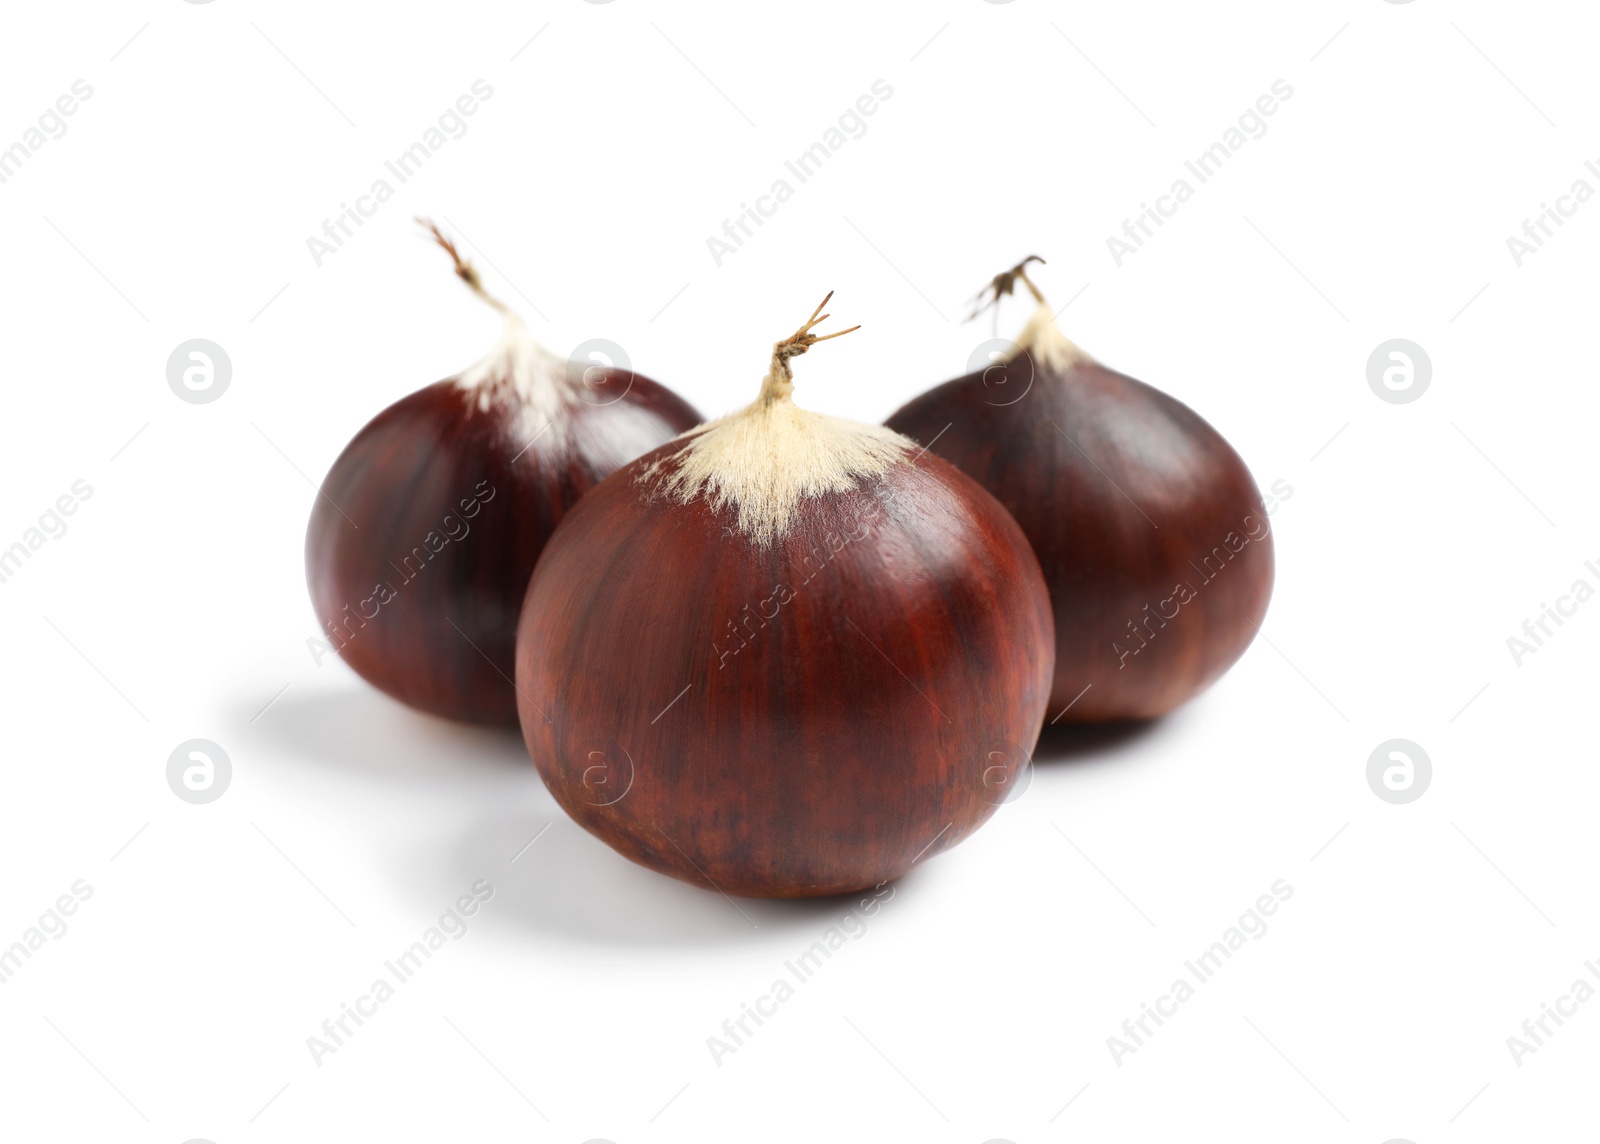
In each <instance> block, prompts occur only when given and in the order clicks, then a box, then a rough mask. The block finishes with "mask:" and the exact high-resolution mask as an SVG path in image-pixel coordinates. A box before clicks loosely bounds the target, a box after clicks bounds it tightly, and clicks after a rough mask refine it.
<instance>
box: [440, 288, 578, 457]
mask: <svg viewBox="0 0 1600 1144" xmlns="http://www.w3.org/2000/svg"><path fill="white" fill-rule="evenodd" d="M505 319H506V323H505V330H504V332H503V333H502V334H501V335H500V341H499V343H498V344H496V345H495V347H494V349H492V350H490V351H489V352H488V353H487V354H485V355H484V356H483V358H482V359H480V360H479V361H478V362H477V363H476V364H475V365H473V366H472V367H470V368H469V369H467V370H464V371H463V372H462V373H461V375H460V376H459V377H457V378H456V379H455V383H456V385H457V386H458V387H459V388H460V389H461V390H462V391H463V392H464V393H465V394H466V395H467V399H468V400H469V401H472V402H474V403H475V404H476V405H477V407H478V409H480V410H487V409H488V408H489V407H490V406H491V405H493V404H494V403H495V402H496V401H500V400H507V399H511V400H514V401H516V402H517V403H518V404H520V405H521V406H522V410H523V415H524V417H525V418H526V419H527V423H528V428H529V429H530V431H532V432H538V431H539V430H541V429H543V428H544V427H545V426H547V425H548V426H549V432H550V433H551V434H553V435H554V436H555V437H560V436H561V435H562V433H563V432H564V431H565V428H566V425H567V423H568V422H569V421H570V419H571V411H572V410H573V409H574V408H575V407H576V406H577V405H578V404H579V402H581V401H582V400H583V385H582V382H581V380H580V379H578V378H575V377H574V376H573V374H574V372H575V371H574V370H572V369H571V368H570V363H569V362H568V361H567V360H566V359H565V358H562V357H557V356H556V355H555V354H553V353H551V352H550V351H549V350H547V349H545V348H544V347H543V346H542V345H540V344H539V343H538V342H536V341H534V339H533V335H532V334H531V333H529V332H528V327H527V326H525V325H523V324H522V319H521V318H519V317H517V316H516V315H515V314H513V313H511V312H509V311H507V312H506V315H505Z"/></svg>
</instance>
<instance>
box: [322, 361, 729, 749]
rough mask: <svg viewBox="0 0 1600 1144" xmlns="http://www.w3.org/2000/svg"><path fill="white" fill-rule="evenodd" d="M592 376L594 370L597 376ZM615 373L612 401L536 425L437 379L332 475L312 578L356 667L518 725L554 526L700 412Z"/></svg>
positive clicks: (501, 399) (434, 709)
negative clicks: (521, 637)
mask: <svg viewBox="0 0 1600 1144" xmlns="http://www.w3.org/2000/svg"><path fill="white" fill-rule="evenodd" d="M594 372H595V371H593V370H591V377H590V380H591V381H593V380H595V378H594V376H593V374H594ZM613 372H614V371H606V376H605V377H604V378H603V379H599V380H600V384H598V385H596V386H595V387H594V389H595V391H596V392H603V393H614V392H618V391H623V390H625V392H624V393H623V395H622V396H621V397H619V398H614V399H611V398H608V399H606V400H605V401H604V403H601V402H599V401H595V402H591V401H589V400H588V399H585V400H583V401H579V402H577V403H576V404H573V405H572V406H571V408H570V410H569V412H568V416H567V418H566V420H565V422H564V424H563V425H562V426H561V427H560V428H559V429H558V428H557V427H556V426H552V427H551V428H550V429H549V430H547V431H545V432H543V433H541V432H540V424H539V422H538V420H537V419H535V418H530V417H527V416H525V415H524V414H525V412H526V411H525V409H524V408H523V406H522V404H521V403H520V401H519V399H518V398H517V397H516V395H515V394H514V393H513V392H510V391H507V390H504V389H502V390H499V391H497V392H495V393H494V395H493V397H492V399H491V400H489V401H487V402H480V400H479V395H478V394H477V393H469V392H467V391H465V390H463V389H462V388H461V387H460V385H459V384H458V383H457V382H456V381H454V380H451V381H441V382H438V383H437V384H434V385H430V386H428V387H427V388H425V389H422V390H419V391H417V392H416V393H413V394H411V395H410V396H408V397H405V398H402V399H401V400H400V401H398V402H396V403H395V404H393V405H391V406H390V407H389V408H388V409H385V410H384V411H383V412H382V413H380V414H378V416H376V417H375V418H373V419H372V421H371V422H369V423H368V424H367V425H366V427H365V428H363V429H362V430H361V431H360V432H359V433H357V434H356V436H355V438H354V439H353V440H352V441H351V442H350V444H349V445H348V446H346V448H345V450H344V452H343V453H341V454H340V455H339V458H338V460H336V461H335V462H334V464H333V467H332V469H330V470H329V472H328V475H327V477H326V479H325V480H324V481H323V483H322V490H321V494H320V495H319V496H318V497H317V500H316V504H315V507H314V508H313V510H312V514H311V523H310V526H309V528H308V529H307V532H306V579H307V581H308V583H309V586H310V589H311V599H312V603H313V605H314V606H315V609H316V613H317V618H318V620H319V621H321V623H322V625H323V628H324V631H325V633H326V638H327V639H328V640H329V642H330V643H332V644H333V646H334V647H335V648H336V649H337V650H338V651H339V654H340V655H341V656H342V657H343V658H344V660H345V662H346V663H348V664H349V665H350V666H351V667H352V668H353V669H355V671H356V673H357V674H359V675H360V676H362V677H363V678H364V679H366V680H367V681H368V682H370V683H372V684H373V685H374V686H376V687H378V688H380V689H382V690H383V691H385V692H387V693H388V694H390V695H392V696H394V697H395V698H396V699H398V700H400V701H401V702H402V703H406V704H409V705H410V706H412V707H416V708H418V709H420V710H423V711H427V712H430V713H432V714H435V715H441V716H444V717H445V718H449V719H458V720H463V721H467V722H474V723H491V724H505V725H514V724H515V723H516V721H517V703H516V694H515V691H514V690H513V686H512V682H511V681H512V679H513V676H514V671H515V665H514V655H513V649H514V646H515V640H516V628H517V615H518V612H519V610H520V608H521V606H522V598H523V594H524V592H525V590H526V587H527V583H528V577H529V576H530V574H531V573H532V572H533V567H534V564H535V562H536V561H537V560H538V558H539V554H540V552H541V551H542V550H543V549H544V546H545V543H546V542H547V541H548V540H549V538H550V535H551V533H552V532H553V531H554V530H555V528H556V526H557V525H558V524H559V523H560V522H561V520H562V518H563V517H564V516H565V515H566V514H567V512H568V511H569V510H570V509H571V508H572V506H573V504H574V503H575V502H577V500H578V498H579V497H581V496H583V494H584V493H585V492H587V491H588V490H589V489H590V488H591V487H593V486H594V485H596V484H598V483H599V482H600V481H601V480H602V479H604V478H605V477H606V476H608V475H609V474H610V473H612V472H613V471H614V470H616V469H617V468H618V467H619V466H621V465H623V464H624V463H626V462H627V461H629V460H631V459H633V458H634V457H636V456H638V455H639V454H640V453H643V452H645V451H646V450H648V449H652V448H655V447H656V446H658V445H660V444H661V443H662V442H663V441H664V440H667V439H670V438H671V437H673V436H675V435H676V434H677V433H679V432H681V431H682V430H684V429H687V428H690V427H691V426H693V425H695V424H697V423H698V422H699V421H700V415H699V414H698V413H696V412H695V410H694V409H693V408H692V407H691V406H690V405H689V404H688V403H687V402H685V401H684V400H683V399H682V398H680V397H678V396H677V395H676V394H674V393H673V392H672V391H671V390H669V389H667V388H666V387H664V386H662V385H659V384H657V383H656V382H653V381H650V380H649V379H648V378H644V377H641V376H639V375H637V374H630V373H627V372H625V371H615V375H614V376H613Z"/></svg>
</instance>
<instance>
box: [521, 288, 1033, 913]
mask: <svg viewBox="0 0 1600 1144" xmlns="http://www.w3.org/2000/svg"><path fill="white" fill-rule="evenodd" d="M819 310H820V307H819ZM823 317H826V315H823ZM820 320H821V318H818V317H817V316H816V315H815V314H813V316H812V321H811V323H808V324H807V326H805V327H803V328H802V330H801V331H800V332H799V333H798V334H796V335H795V336H794V337H793V338H791V339H789V340H788V341H786V342H781V343H779V344H778V346H777V347H775V350H774V356H773V363H772V370H771V372H770V373H769V374H768V376H767V379H766V382H765V383H764V385H763V389H762V396H761V397H760V398H759V399H758V400H757V402H756V403H755V404H754V405H752V406H750V407H748V408H747V409H744V410H741V411H739V412H737V413H734V414H731V415H730V416H728V417H725V418H723V419H721V420H720V421H717V422H713V423H712V424H711V425H709V426H705V427H702V429H700V430H697V431H695V432H694V433H692V434H688V435H686V436H685V437H684V438H681V439H679V440H677V441H674V442H671V443H670V444H667V445H665V446H662V447H661V448H659V449H657V450H655V451H654V452H652V453H650V454H647V455H646V456H644V457H642V458H641V459H640V460H638V461H636V462H634V463H633V464H631V465H629V466H627V467H626V468H624V469H622V470H621V471H620V472H618V473H617V474H616V475H614V476H612V477H611V478H609V479H608V480H606V481H604V482H602V483H601V484H600V485H599V486H598V487H596V488H595V489H594V490H593V491H591V492H590V493H589V494H588V496H586V497H585V498H584V499H583V500H582V501H581V502H580V503H579V504H578V506H577V508H575V509H574V510H573V512H572V513H571V514H570V515H569V516H568V517H567V519H566V520H565V521H563V522H562V525H561V527H560V528H558V529H557V530H556V533H555V535H554V536H553V537H552V538H551V540H550V543H549V545H548V547H547V548H546V550H545V554H544V557H543V559H542V560H541V561H540V563H539V566H538V568H537V569H536V570H535V572H534V576H533V579H532V581H531V582H530V583H529V585H528V598H527V603H526V605H525V606H524V608H523V611H522V622H521V628H520V632H519V635H518V640H517V684H518V695H519V699H520V702H521V704H522V727H523V732H524V735H525V736H526V739H527V743H528V748H529V751H530V753H531V754H532V756H533V759H534V761H535V763H536V764H537V765H538V767H539V772H540V774H541V775H542V776H543V777H544V780H545V783H546V785H547V786H548V787H549V788H550V791H551V792H552V793H553V794H554V796H555V797H556V799H557V801H558V802H560V803H561V805H562V807H563V808H564V809H565V810H566V811H567V812H568V813H569V814H571V815H572V817H573V818H574V819H576V820H577V821H578V822H579V824H581V825H582V826H583V827H584V828H585V829H587V830H589V831H591V832H592V833H594V834H596V835H598V836H599V837H600V838H602V839H604V840H605V841H606V842H608V843H609V844H610V845H611V846H613V847H614V848H616V849H617V850H618V851H620V852H621V853H622V854H623V855H625V856H626V857H628V858H631V859H633V860H634V861H635V862H639V863H641V864H643V865H645V866H649V867H651V868H652V869H655V870H659V871H662V872H663V873H667V874H671V875H673V876H674V877H678V878H682V879H684V880H685V881H688V882H693V883H695V884H697V885H700V886H704V887H708V888H715V889H717V890H720V891H722V892H724V893H727V894H738V895H746V896H760V897H809V896H819V895H826V894H838V893H845V892H848V891H853V890H859V889H863V888H865V887H869V886H875V885H879V884H881V883H883V882H885V881H888V880H889V879H892V878H895V877H897V876H899V875H900V874H903V873H904V872H905V871H906V870H908V869H909V868H910V867H911V866H912V865H913V864H914V863H916V862H918V861H919V859H920V860H926V858H927V857H928V856H931V855H932V854H934V853H937V852H938V851H941V850H946V849H948V848H949V847H951V846H953V845H955V844H956V843H957V842H959V841H960V840H961V839H963V838H965V837H966V836H967V835H968V834H970V833H971V832H972V831H973V830H974V829H976V828H977V827H978V826H979V825H980V824H982V823H983V822H984V821H985V820H986V819H987V818H988V817H989V816H990V815H991V814H992V813H993V812H994V810H995V808H996V806H997V805H999V804H1000V803H1001V802H1003V801H1004V800H1005V798H1006V795H1007V792H1008V791H1011V790H1013V789H1015V787H1016V784H1017V783H1018V782H1019V780H1020V778H1021V777H1022V768H1024V767H1025V766H1026V765H1027V760H1028V752H1029V750H1030V749H1031V748H1032V745H1033V741H1034V738H1035V735H1036V733H1037V730H1038V727H1039V723H1040V720H1041V718H1042V716H1043V713H1044V705H1045V699H1046V696H1047V694H1048V691H1049V684H1050V677H1051V660H1052V646H1053V643H1052V637H1051V620H1050V607H1049V598H1048V595H1047V593H1046V591H1045V586H1044V581H1043V579H1042V577H1041V575H1040V572H1039V567H1038V562H1037V561H1036V560H1035V559H1034V556H1033V553H1032V552H1031V551H1030V550H1029V548H1028V544H1027V541H1026V539H1025V538H1024V537H1023V535H1022V532H1021V530H1020V529H1019V528H1018V527H1017V526H1016V524H1015V522H1014V521H1012V520H1011V518H1010V517H1009V516H1008V515H1007V514H1006V513H1005V511H1004V510H1003V509H1002V508H1001V507H1000V505H999V504H997V503H996V502H995V500H994V498H992V497H991V496H989V494H988V493H986V492H984V491H983V490H982V489H981V488H979V487H978V485H977V484H976V483H974V482H973V481H971V480H969V479H968V478H967V477H965V476H963V475H962V474H961V473H960V472H958V471H957V470H956V469H955V468H953V467H952V466H950V465H947V464H945V463H944V462H943V461H940V460H938V459H937V458H934V457H931V456H927V455H923V454H922V453H920V452H919V451H918V450H917V449H916V447H915V446H914V445H912V444H911V442H909V441H906V440H905V439H904V438H902V437H900V436H899V435H898V434H891V433H889V432H888V431H887V430H885V429H883V428H882V427H879V426H865V425H858V424H856V423H854V422H847V421H841V420H837V419H834V418H826V417H821V416H819V415H817V414H813V413H808V412H806V411H804V410H801V409H799V408H798V407H796V406H794V405H793V403H792V402H791V401H790V399H789V392H790V388H791V387H790V375H789V366H788V361H789V359H790V358H791V357H792V356H793V355H794V354H796V353H799V352H800V351H801V350H803V349H804V348H806V346H808V345H810V344H811V343H812V342H814V341H817V340H821V339H819V338H817V337H816V336H815V335H812V334H810V333H809V330H810V328H811V326H812V325H814V324H815V323H816V322H818V321H820ZM830 336H832V335H830Z"/></svg>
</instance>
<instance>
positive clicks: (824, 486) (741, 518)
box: [638, 353, 916, 548]
mask: <svg viewBox="0 0 1600 1144" xmlns="http://www.w3.org/2000/svg"><path fill="white" fill-rule="evenodd" d="M793 390H794V386H793V384H792V382H791V375H790V373H789V365H788V361H787V360H786V359H785V358H784V357H783V356H780V355H779V354H777V353H774V354H773V357H772V368H771V370H770V371H769V372H768V373H767V376H766V379H765V380H764V381H763V383H762V387H761V396H760V397H758V398H757V399H756V400H755V402H754V403H752V404H750V405H748V406H746V407H745V408H743V409H740V410H738V411H737V412H735V413H730V414H728V415H727V416H726V417H719V418H718V419H717V420H715V421H710V422H707V423H706V424H704V425H701V426H698V427H697V428H694V429H691V430H689V431H688V432H687V433H684V434H682V436H681V437H680V438H679V439H680V440H687V441H688V444H687V445H686V446H685V447H684V448H683V449H681V450H679V451H678V452H677V453H676V454H674V455H673V456H671V457H669V458H666V459H665V460H663V461H657V462H656V463H655V464H653V465H650V466H649V467H648V468H647V469H646V470H645V471H644V472H642V473H640V474H639V478H638V479H639V481H640V482H641V483H643V484H647V485H650V486H653V487H654V488H655V489H656V490H657V491H659V492H661V493H662V494H664V495H666V496H668V497H670V498H671V499H673V500H675V501H677V502H679V503H680V504H688V503H689V502H691V501H693V500H695V499H696V498H700V497H704V498H705V499H706V500H708V501H709V502H710V504H711V506H712V507H713V508H714V509H722V508H725V507H730V508H732V509H733V510H734V511H735V513H736V514H737V527H738V529H739V531H740V532H742V533H743V534H744V535H745V536H747V537H749V538H750V540H752V541H753V542H754V543H755V544H756V545H757V546H758V547H761V548H765V547H767V546H769V545H771V544H772V543H774V542H775V541H778V540H781V539H783V537H784V536H786V535H788V533H789V531H790V530H791V529H792V528H793V527H794V526H795V524H796V523H797V520H798V518H799V515H800V512H801V505H802V502H804V501H806V500H808V499H810V498H813V497H819V496H822V495H823V494H825V493H837V492H844V491H846V490H848V489H852V488H855V487H856V486H857V485H858V484H860V483H861V481H862V480H864V479H866V478H869V477H875V476H879V475H881V474H883V473H884V472H886V471H887V470H888V469H889V468H890V467H891V466H893V465H896V464H900V463H902V462H904V461H905V460H906V459H907V457H908V455H909V454H910V452H911V451H912V450H915V449H916V444H915V443H914V442H913V441H911V440H910V439H909V438H907V437H903V436H901V435H900V434H899V433H896V432H895V431H894V430H893V429H889V428H886V427H885V426H882V425H867V424H864V423H862V422H859V421H849V420H846V419H844V418H842V417H828V416H825V415H823V414H820V413H812V412H810V411H809V410H806V409H801V408H800V407H799V406H797V405H796V404H795V403H794V402H793V400H791V398H790V395H791V394H792V393H793Z"/></svg>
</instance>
